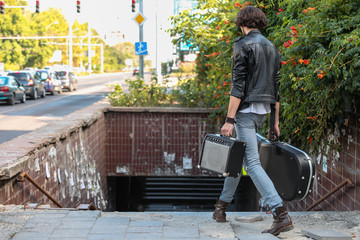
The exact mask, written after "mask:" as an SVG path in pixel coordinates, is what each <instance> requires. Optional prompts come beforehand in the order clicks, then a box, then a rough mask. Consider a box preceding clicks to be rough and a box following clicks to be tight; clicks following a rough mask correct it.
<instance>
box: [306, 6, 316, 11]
mask: <svg viewBox="0 0 360 240" xmlns="http://www.w3.org/2000/svg"><path fill="white" fill-rule="evenodd" d="M307 9H308V10H309V11H314V10H315V8H312V7H308V8H307Z"/></svg>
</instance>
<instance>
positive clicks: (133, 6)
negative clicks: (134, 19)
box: [131, 0, 135, 12]
mask: <svg viewBox="0 0 360 240" xmlns="http://www.w3.org/2000/svg"><path fill="white" fill-rule="evenodd" d="M131 11H132V12H135V0H131Z"/></svg>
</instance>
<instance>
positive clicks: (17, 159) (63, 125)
mask: <svg viewBox="0 0 360 240" xmlns="http://www.w3.org/2000/svg"><path fill="white" fill-rule="evenodd" d="M108 107H109V104H108V102H107V100H106V99H103V100H101V101H99V102H97V103H94V104H92V105H90V106H89V107H86V108H84V109H81V110H78V111H76V112H73V113H71V114H69V115H67V116H65V117H63V119H62V120H61V121H53V122H51V123H49V124H48V125H46V126H44V127H41V128H39V129H36V130H34V131H32V132H30V133H27V134H24V135H21V136H18V137H16V138H14V139H12V140H10V141H8V142H5V143H3V144H0V180H6V179H10V178H13V177H14V176H16V175H17V174H18V173H19V172H21V171H22V169H24V168H26V166H28V163H29V161H30V160H34V159H33V158H34V157H33V155H34V153H35V152H36V151H38V150H39V149H41V148H43V147H47V146H49V145H51V144H54V143H56V142H58V141H63V140H64V139H66V138H67V137H68V136H70V135H72V134H73V133H75V132H77V131H79V129H81V128H87V127H89V126H90V125H92V124H93V123H94V122H96V121H97V120H98V119H99V118H100V117H102V116H103V114H104V112H105V111H106V109H107V108H108Z"/></svg>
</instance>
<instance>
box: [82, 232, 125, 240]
mask: <svg viewBox="0 0 360 240" xmlns="http://www.w3.org/2000/svg"><path fill="white" fill-rule="evenodd" d="M87 239H88V240H124V239H125V234H123V235H120V234H110V233H108V234H104V233H103V234H89V236H88V237H87Z"/></svg>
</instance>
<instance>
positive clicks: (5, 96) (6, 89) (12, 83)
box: [0, 76, 26, 105]
mask: <svg viewBox="0 0 360 240" xmlns="http://www.w3.org/2000/svg"><path fill="white" fill-rule="evenodd" d="M17 100H20V102H22V103H25V102H26V93H25V88H24V87H23V86H22V84H20V83H19V82H18V81H16V79H15V78H14V77H12V76H3V77H0V101H7V102H8V103H9V104H10V105H14V104H15V102H16V101H17Z"/></svg>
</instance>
